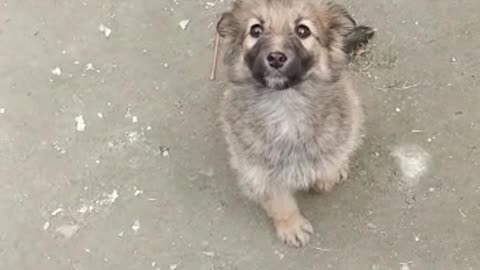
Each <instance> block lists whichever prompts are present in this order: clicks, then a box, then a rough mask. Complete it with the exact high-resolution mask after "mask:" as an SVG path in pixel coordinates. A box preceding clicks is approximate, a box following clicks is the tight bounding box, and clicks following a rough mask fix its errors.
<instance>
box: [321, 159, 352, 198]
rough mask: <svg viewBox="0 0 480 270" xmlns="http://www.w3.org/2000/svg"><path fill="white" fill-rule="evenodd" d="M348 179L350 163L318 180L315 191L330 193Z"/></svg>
mask: <svg viewBox="0 0 480 270" xmlns="http://www.w3.org/2000/svg"><path fill="white" fill-rule="evenodd" d="M347 178H348V163H346V164H344V165H342V166H340V168H339V169H337V170H333V171H332V172H330V173H327V174H326V175H325V176H324V177H322V178H321V179H318V180H317V182H316V183H315V186H314V187H313V189H314V190H315V191H317V192H330V191H332V189H333V188H334V187H335V186H336V185H337V184H339V183H342V182H343V181H345V180H347Z"/></svg>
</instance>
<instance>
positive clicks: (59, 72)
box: [52, 67, 62, 76]
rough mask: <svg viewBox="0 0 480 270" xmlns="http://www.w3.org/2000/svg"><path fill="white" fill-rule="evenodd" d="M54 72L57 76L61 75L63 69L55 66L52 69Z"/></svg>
mask: <svg viewBox="0 0 480 270" xmlns="http://www.w3.org/2000/svg"><path fill="white" fill-rule="evenodd" d="M52 74H53V75H55V76H60V75H62V70H61V69H60V68H59V67H55V68H54V69H52Z"/></svg>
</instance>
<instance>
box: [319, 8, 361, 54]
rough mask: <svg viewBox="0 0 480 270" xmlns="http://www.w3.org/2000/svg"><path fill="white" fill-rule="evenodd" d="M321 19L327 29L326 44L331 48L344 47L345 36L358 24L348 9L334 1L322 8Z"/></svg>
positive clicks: (325, 29)
mask: <svg viewBox="0 0 480 270" xmlns="http://www.w3.org/2000/svg"><path fill="white" fill-rule="evenodd" d="M319 20H320V22H321V24H322V26H323V29H324V31H325V33H324V34H325V36H324V39H325V40H324V41H325V45H326V46H327V47H328V48H329V49H330V50H332V49H333V50H335V49H342V48H343V47H344V45H345V44H344V40H345V37H346V36H348V35H349V34H350V33H351V32H352V31H353V30H354V29H355V27H356V26H357V23H356V22H355V20H354V19H353V18H352V16H350V14H349V13H348V12H347V10H346V9H345V8H344V7H343V6H341V5H339V4H335V3H333V2H329V3H327V4H325V5H324V6H322V7H321V8H320V11H319Z"/></svg>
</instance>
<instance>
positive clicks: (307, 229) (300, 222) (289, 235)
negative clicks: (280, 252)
mask: <svg viewBox="0 0 480 270" xmlns="http://www.w3.org/2000/svg"><path fill="white" fill-rule="evenodd" d="M274 225H275V229H276V231H277V236H278V238H279V239H280V240H281V241H282V242H283V243H285V244H288V245H291V246H294V247H302V246H305V245H306V244H307V243H308V242H309V241H310V236H311V235H312V234H313V227H312V224H310V221H308V220H307V219H306V218H304V217H303V216H302V215H300V214H299V215H295V216H293V217H291V218H290V219H288V220H281V221H274Z"/></svg>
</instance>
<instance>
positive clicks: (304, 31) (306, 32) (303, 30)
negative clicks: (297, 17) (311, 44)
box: [295, 24, 312, 39]
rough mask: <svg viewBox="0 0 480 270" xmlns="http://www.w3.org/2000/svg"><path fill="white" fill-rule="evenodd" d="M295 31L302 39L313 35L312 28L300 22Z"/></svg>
mask: <svg viewBox="0 0 480 270" xmlns="http://www.w3.org/2000/svg"><path fill="white" fill-rule="evenodd" d="M295 33H296V34H297V36H298V37H299V38H301V39H305V38H308V37H309V36H311V35H312V32H311V31H310V28H308V27H307V26H306V25H303V24H300V25H298V26H297V27H296V28H295Z"/></svg>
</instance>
